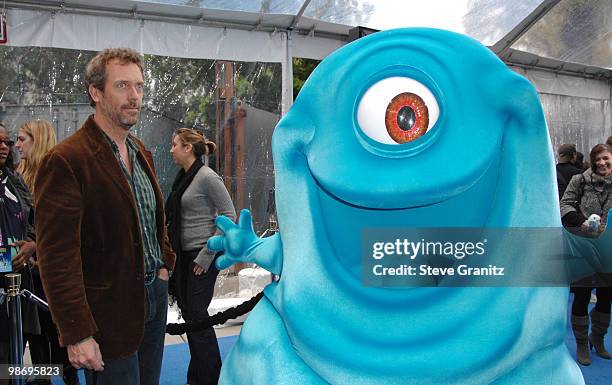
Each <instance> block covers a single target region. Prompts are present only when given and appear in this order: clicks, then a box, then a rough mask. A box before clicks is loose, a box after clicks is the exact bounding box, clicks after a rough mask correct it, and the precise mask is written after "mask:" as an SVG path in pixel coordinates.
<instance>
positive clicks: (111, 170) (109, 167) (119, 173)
mask: <svg viewBox="0 0 612 385" xmlns="http://www.w3.org/2000/svg"><path fill="white" fill-rule="evenodd" d="M84 128H85V129H86V134H87V137H88V138H89V140H90V143H91V145H92V147H93V148H92V150H93V155H94V159H95V160H96V161H97V162H98V163H99V164H100V168H101V169H102V170H104V172H106V173H107V174H108V176H109V177H110V179H111V180H112V181H113V182H114V183H115V184H116V185H117V187H119V189H120V190H121V192H122V193H123V194H124V195H125V197H126V198H128V201H129V202H130V204H131V205H132V209H133V211H134V212H136V202H135V200H134V194H133V193H132V189H131V188H130V185H129V184H128V181H127V178H126V177H125V174H124V173H123V170H122V169H121V165H120V164H119V161H118V160H117V157H115V154H113V150H112V149H111V147H110V144H109V143H108V142H107V141H106V139H105V138H104V136H103V134H102V130H101V129H100V128H99V127H98V125H97V124H96V123H95V122H94V120H93V115H91V116H90V117H89V118H88V119H87V121H86V122H85V124H84Z"/></svg>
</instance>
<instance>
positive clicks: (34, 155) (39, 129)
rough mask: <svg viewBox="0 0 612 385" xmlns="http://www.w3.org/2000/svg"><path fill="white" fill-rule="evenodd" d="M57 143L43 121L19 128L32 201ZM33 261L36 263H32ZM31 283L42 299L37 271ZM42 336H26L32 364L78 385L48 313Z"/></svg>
mask: <svg viewBox="0 0 612 385" xmlns="http://www.w3.org/2000/svg"><path fill="white" fill-rule="evenodd" d="M56 143H57V140H56V136H55V128H54V127H53V125H51V123H50V122H48V121H46V120H44V119H36V120H30V121H28V122H25V123H24V124H22V125H21V127H19V132H18V134H17V141H16V142H15V148H17V151H18V152H19V156H20V158H21V160H20V162H19V165H18V166H17V172H18V173H19V174H21V176H22V177H23V179H24V181H25V183H26V185H27V186H28V189H29V190H30V192H31V193H32V197H34V195H35V194H36V186H35V185H34V180H35V178H36V173H37V172H38V167H39V165H40V161H41V160H42V158H43V157H44V156H45V155H46V154H47V152H48V151H49V150H50V149H51V148H52V147H53V146H55V144H56ZM34 261H35V260H34ZM32 278H33V281H34V287H35V290H36V292H37V293H36V294H38V295H39V296H42V297H43V298H45V295H44V291H43V288H42V283H41V282H40V276H39V275H38V270H37V269H34V271H33V277H32ZM39 318H40V324H41V332H42V333H41V335H29V336H27V339H28V342H29V344H30V355H31V356H32V361H33V362H34V363H35V364H49V363H60V362H61V363H63V364H64V382H65V383H66V384H68V385H74V384H78V383H79V380H78V378H77V375H76V370H75V369H74V368H73V367H72V365H70V363H69V362H68V355H67V352H66V349H65V348H62V347H60V346H59V341H58V337H57V330H56V329H55V325H54V324H53V321H52V320H51V316H50V314H49V313H48V312H44V311H41V312H39Z"/></svg>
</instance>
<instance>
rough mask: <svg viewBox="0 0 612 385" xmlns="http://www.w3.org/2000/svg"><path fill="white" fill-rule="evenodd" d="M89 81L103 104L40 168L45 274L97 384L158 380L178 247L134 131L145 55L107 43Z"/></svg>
mask: <svg viewBox="0 0 612 385" xmlns="http://www.w3.org/2000/svg"><path fill="white" fill-rule="evenodd" d="M86 81H87V86H88V92H89V97H90V101H91V104H92V106H94V107H95V113H94V114H93V115H92V116H90V117H89V118H88V119H87V121H86V122H85V123H84V124H83V127H81V129H80V130H78V131H77V132H75V133H74V134H73V135H72V136H70V137H69V138H67V139H66V140H64V141H63V142H62V143H60V144H58V145H57V146H56V147H54V148H53V149H52V150H51V151H50V152H49V154H48V155H47V156H46V157H45V158H44V160H43V161H42V166H41V167H40V169H39V171H38V175H37V178H36V189H37V194H36V197H37V199H36V205H35V207H36V230H37V236H38V237H37V239H38V245H37V253H38V260H39V266H40V272H41V277H42V280H43V284H44V288H45V292H46V294H47V299H48V300H49V307H50V309H51V313H52V315H53V319H54V321H55V323H56V325H57V327H58V330H59V335H60V343H61V344H62V345H64V346H67V348H68V355H69V358H70V362H71V363H72V364H73V366H75V367H77V368H80V367H82V368H85V369H87V370H86V379H87V383H88V384H92V383H97V384H98V385H102V384H121V385H132V384H134V385H136V384H143V385H155V384H158V383H159V374H160V370H161V360H162V354H163V345H164V335H165V326H166V313H167V301H168V297H167V291H168V286H167V285H168V284H167V280H168V269H172V268H173V266H174V260H175V255H174V253H173V252H172V250H171V248H170V244H169V242H168V237H167V233H166V228H165V226H164V210H163V207H162V205H163V200H162V194H161V191H160V188H159V185H158V182H157V179H156V177H155V170H154V167H153V159H152V157H151V153H150V152H149V151H147V150H146V149H145V148H144V146H143V144H142V143H141V142H140V141H139V140H138V139H137V138H135V137H134V136H132V135H130V134H129V130H130V127H132V126H133V125H134V124H136V123H137V122H138V119H139V115H140V107H141V102H142V96H143V84H144V82H143V70H142V61H141V57H140V55H139V54H138V53H137V52H135V51H133V50H130V49H107V50H104V51H102V52H100V53H99V54H98V55H97V56H96V57H94V58H93V59H92V60H91V61H90V62H89V64H88V65H87V69H86Z"/></svg>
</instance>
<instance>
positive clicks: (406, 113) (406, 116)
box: [397, 106, 416, 131]
mask: <svg viewBox="0 0 612 385" xmlns="http://www.w3.org/2000/svg"><path fill="white" fill-rule="evenodd" d="M415 118H416V115H415V114H414V111H413V110H412V108H410V107H408V106H404V107H402V108H401V109H400V110H399V112H398V113H397V125H398V126H399V128H401V129H402V130H404V131H408V130H410V129H411V128H412V126H414V121H415Z"/></svg>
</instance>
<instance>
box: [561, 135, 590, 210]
mask: <svg viewBox="0 0 612 385" xmlns="http://www.w3.org/2000/svg"><path fill="white" fill-rule="evenodd" d="M557 153H558V154H559V163H557V166H556V169H557V189H558V192H559V199H561V198H562V197H563V193H564V192H565V189H566V188H567V184H568V183H569V181H570V180H571V179H572V177H573V176H574V175H576V174H581V173H582V172H583V171H584V170H582V169H580V168H578V167H576V165H575V163H576V159H577V155H578V153H577V151H576V146H575V145H573V144H562V145H560V146H559V149H558V151H557Z"/></svg>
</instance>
